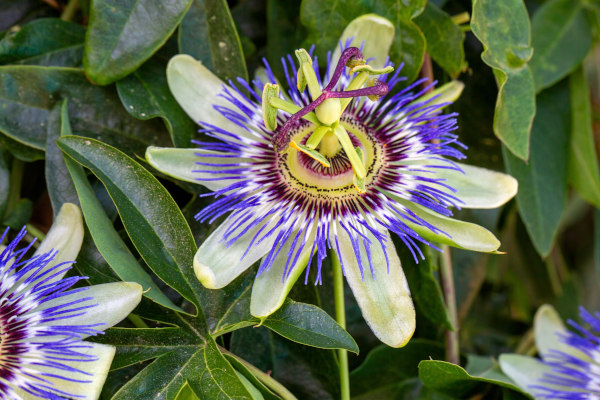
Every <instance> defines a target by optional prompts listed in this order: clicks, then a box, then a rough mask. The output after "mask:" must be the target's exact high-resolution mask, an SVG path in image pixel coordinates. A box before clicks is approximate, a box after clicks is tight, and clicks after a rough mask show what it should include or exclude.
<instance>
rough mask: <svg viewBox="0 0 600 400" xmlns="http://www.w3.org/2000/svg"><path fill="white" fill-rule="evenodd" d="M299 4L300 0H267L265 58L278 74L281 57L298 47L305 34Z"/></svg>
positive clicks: (281, 69)
mask: <svg viewBox="0 0 600 400" xmlns="http://www.w3.org/2000/svg"><path fill="white" fill-rule="evenodd" d="M300 4H301V2H300V0H293V1H292V0H288V1H279V0H267V60H269V62H270V65H271V68H273V70H274V71H276V72H277V74H278V75H279V76H282V74H283V67H282V65H281V62H280V61H279V60H280V59H281V57H285V56H286V55H287V54H290V53H291V52H292V51H293V50H295V49H297V48H299V47H300V45H301V43H302V40H303V39H304V37H305V36H306V32H305V29H304V27H303V26H302V25H300Z"/></svg>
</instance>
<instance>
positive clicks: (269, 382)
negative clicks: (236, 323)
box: [217, 345, 298, 400]
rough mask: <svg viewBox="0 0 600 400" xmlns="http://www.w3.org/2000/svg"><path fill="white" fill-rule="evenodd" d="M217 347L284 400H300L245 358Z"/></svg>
mask: <svg viewBox="0 0 600 400" xmlns="http://www.w3.org/2000/svg"><path fill="white" fill-rule="evenodd" d="M217 346H218V347H219V350H220V351H221V353H223V354H227V355H229V356H231V357H233V358H235V359H236V360H237V361H238V362H239V363H240V364H242V365H243V366H244V367H246V369H248V371H250V372H251V373H252V375H254V376H255V377H256V379H258V380H259V381H261V383H262V384H263V385H265V386H266V387H268V388H269V389H271V390H272V391H273V392H275V394H277V395H279V396H280V397H281V398H282V399H283V400H298V399H297V398H296V396H294V395H293V394H292V393H291V392H290V391H289V390H287V389H286V387H285V386H283V385H282V384H281V383H279V382H277V381H276V380H275V379H273V378H272V377H271V376H270V375H269V374H265V373H264V372H262V371H261V370H260V369H258V368H256V367H255V366H254V365H252V364H250V363H249V362H248V361H246V360H244V359H243V358H240V357H239V356H236V355H235V354H233V353H232V352H230V351H228V350H227V349H225V348H223V347H221V346H219V345H217Z"/></svg>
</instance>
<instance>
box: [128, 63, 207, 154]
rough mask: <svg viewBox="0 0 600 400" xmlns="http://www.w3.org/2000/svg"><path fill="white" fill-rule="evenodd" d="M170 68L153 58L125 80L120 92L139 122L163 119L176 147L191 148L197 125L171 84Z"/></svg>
mask: <svg viewBox="0 0 600 400" xmlns="http://www.w3.org/2000/svg"><path fill="white" fill-rule="evenodd" d="M166 68H167V66H166V64H163V63H161V62H159V60H157V59H151V60H150V61H148V62H147V63H145V64H144V65H142V66H141V67H140V68H139V69H138V70H136V71H135V72H134V73H132V74H131V75H129V76H127V77H126V78H125V79H121V80H120V81H118V82H117V92H118V93H119V97H120V98H121V102H123V106H124V107H125V109H126V110H127V111H128V112H129V113H130V114H131V115H133V116H134V117H135V118H137V119H142V120H145V119H150V118H154V117H161V118H162V120H163V122H164V123H165V126H166V127H167V130H168V131H169V133H170V134H171V141H172V142H173V145H174V146H175V147H190V146H191V141H192V139H193V137H194V133H195V132H196V130H197V127H196V124H195V123H194V122H193V121H192V120H191V119H190V118H189V117H188V116H187V114H186V113H185V111H183V109H182V108H181V107H180V106H179V104H178V103H177V101H175V98H174V97H173V95H172V94H171V91H170V90H169V86H168V85H167V77H166V75H165V70H166Z"/></svg>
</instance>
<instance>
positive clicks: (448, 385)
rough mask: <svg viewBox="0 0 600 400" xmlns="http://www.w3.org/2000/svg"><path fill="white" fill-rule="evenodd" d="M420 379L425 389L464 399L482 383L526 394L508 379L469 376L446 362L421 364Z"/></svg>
mask: <svg viewBox="0 0 600 400" xmlns="http://www.w3.org/2000/svg"><path fill="white" fill-rule="evenodd" d="M419 378H421V382H423V385H425V387H428V388H431V389H435V390H437V391H440V392H442V393H445V394H448V395H452V396H456V397H464V396H468V395H469V394H472V393H474V392H475V391H476V390H477V388H478V387H479V386H480V385H481V384H482V383H491V384H493V385H497V386H500V387H504V388H507V389H511V390H514V391H517V392H519V393H524V392H523V391H522V390H521V389H520V388H519V387H517V386H515V385H514V384H513V383H509V382H508V381H507V380H506V379H507V378H506V377H502V378H501V379H498V377H497V376H494V377H489V378H488V377H482V376H473V375H469V374H468V373H467V371H465V370H464V369H463V368H461V367H460V366H458V365H455V364H451V363H449V362H446V361H435V360H425V361H421V362H420V363H419Z"/></svg>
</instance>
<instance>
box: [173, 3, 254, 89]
mask: <svg viewBox="0 0 600 400" xmlns="http://www.w3.org/2000/svg"><path fill="white" fill-rule="evenodd" d="M177 39H178V42H179V51H180V52H181V53H185V54H189V55H191V56H193V57H194V58H195V59H197V60H200V61H202V63H204V64H205V65H206V67H207V68H208V69H210V70H211V71H213V72H214V73H215V74H216V75H217V76H218V77H219V78H221V79H223V80H224V81H228V80H230V79H232V80H235V79H236V78H237V77H241V78H244V79H245V80H248V71H247V70H246V62H245V60H244V53H243V51H242V45H241V42H240V37H239V35H238V33H237V30H236V28H235V24H234V22H233V19H232V18H231V13H230V11H229V7H228V6H227V2H226V1H225V0H194V1H193V2H192V6H191V8H190V10H189V12H188V13H187V15H186V16H185V18H184V19H183V21H182V23H181V27H180V28H179V32H178V34H177Z"/></svg>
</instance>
